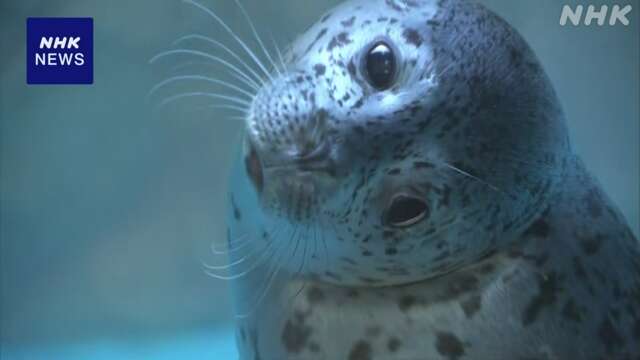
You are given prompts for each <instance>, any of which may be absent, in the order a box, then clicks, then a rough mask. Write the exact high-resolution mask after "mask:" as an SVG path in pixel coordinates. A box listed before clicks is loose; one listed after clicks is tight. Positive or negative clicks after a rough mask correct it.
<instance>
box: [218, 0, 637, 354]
mask: <svg viewBox="0 0 640 360" xmlns="http://www.w3.org/2000/svg"><path fill="white" fill-rule="evenodd" d="M379 39H386V40H387V41H388V42H389V43H391V44H392V45H393V46H394V47H395V51H396V52H397V53H398V54H399V62H400V71H399V74H398V77H397V80H396V82H395V85H394V86H393V87H392V88H391V89H388V90H385V91H376V90H374V89H373V88H371V86H369V85H368V84H367V82H366V80H365V78H364V74H363V72H362V69H361V68H362V66H361V63H362V53H363V51H365V50H366V49H367V46H368V45H369V44H371V43H372V42H374V41H376V40H379ZM286 64H287V68H286V72H285V73H284V74H275V73H274V75H276V76H275V78H274V80H273V81H271V82H270V83H269V84H267V85H265V86H264V87H263V89H261V91H260V92H259V93H258V94H257V95H256V97H255V99H254V101H253V105H252V108H251V111H250V115H249V117H248V119H247V128H248V140H247V141H248V142H251V143H252V144H253V146H254V147H255V148H257V149H258V152H259V153H260V157H261V161H263V162H264V163H279V162H282V161H286V160H287V159H290V158H295V157H297V156H303V155H305V154H309V153H313V152H314V151H316V150H318V149H320V150H321V151H322V152H323V156H324V157H325V158H326V161H327V166H328V168H330V169H331V172H330V174H328V175H322V176H320V175H318V176H317V177H312V176H311V175H305V174H302V175H300V176H283V175H282V173H279V172H280V171H283V170H282V169H278V168H275V169H272V170H267V169H266V168H265V173H264V184H263V189H262V190H261V191H254V190H252V188H253V186H252V184H251V183H250V181H249V180H248V176H247V173H246V172H245V171H244V169H239V170H238V171H237V174H236V178H235V179H234V182H233V184H234V188H233V194H232V211H231V213H232V216H231V229H230V238H237V237H240V236H241V235H243V234H250V235H251V236H253V238H252V239H250V241H251V242H252V243H250V244H251V245H253V246H251V247H250V248H251V250H249V251H241V252H239V253H235V254H234V256H233V257H232V259H231V260H232V261H239V260H242V259H243V258H244V259H245V260H246V258H247V257H249V258H251V259H253V262H251V261H248V262H251V263H255V264H256V266H253V267H252V269H251V270H252V271H249V272H247V274H245V275H243V276H242V277H240V278H239V279H237V281H235V282H234V284H233V287H234V293H235V295H236V309H237V312H238V314H243V315H244V316H243V317H242V319H241V320H239V321H238V344H239V349H240V354H241V358H242V359H247V360H248V359H252V360H254V359H262V360H283V359H300V360H307V359H308V360H316V359H331V360H332V359H349V360H374V359H385V360H395V359H398V360H399V359H402V360H421V359H424V360H431V359H449V360H451V359H522V360H524V359H541V360H542V359H549V360H551V359H632V360H638V359H640V250H639V245H638V241H637V240H636V238H635V237H634V235H633V234H632V233H631V231H630V230H629V228H628V226H627V224H626V222H625V220H624V218H623V217H622V216H621V215H620V213H619V212H618V211H617V210H616V209H615V207H614V206H613V205H612V204H611V202H610V200H608V199H607V197H606V195H605V194H603V193H602V191H601V190H600V187H599V185H598V184H597V182H596V181H595V180H594V179H592V178H591V177H590V176H589V175H588V172H587V171H586V170H585V168H584V166H583V165H582V163H581V161H580V160H579V159H577V158H576V157H575V156H574V155H573V153H572V151H571V147H570V143H569V140H568V136H567V130H566V126H565V123H564V117H563V114H562V110H561V108H560V105H559V104H558V100H557V99H556V95H555V93H554V91H553V88H552V87H551V85H550V82H549V80H548V79H547V77H546V75H545V73H544V70H543V69H542V67H541V66H540V65H539V63H538V61H537V59H536V57H535V55H534V54H533V53H532V51H531V50H530V49H529V47H528V46H527V44H526V43H525V41H524V40H523V39H522V38H521V37H520V36H519V35H518V34H517V33H516V32H515V30H513V29H512V28H511V27H510V26H509V25H508V24H506V23H505V22H504V21H503V20H501V19H500V18H498V17H497V16H496V15H494V14H492V13H491V12H489V11H488V10H486V9H485V8H484V7H482V6H480V5H478V4H476V3H473V2H469V1H463V0H440V1H435V0H368V1H365V0H354V1H349V2H346V3H345V4H343V5H341V6H339V7H338V8H336V9H334V10H332V11H330V12H329V13H328V14H327V15H325V16H324V17H322V19H321V20H320V21H319V22H318V23H317V24H316V25H314V26H313V27H311V28H310V29H309V30H308V31H307V32H306V33H305V34H304V35H302V36H301V37H300V38H299V39H298V40H297V41H296V42H295V43H294V44H293V45H292V47H291V49H290V51H289V52H288V53H287V55H286ZM454 169H457V170H454ZM313 176H316V175H313ZM398 192H404V193H409V194H412V195H414V196H419V197H421V198H424V199H427V200H428V204H429V216H428V217H427V218H426V219H425V220H423V221H422V222H420V223H419V224H416V225H415V226H413V227H410V228H402V229H401V228H393V227H389V226H386V225H385V224H384V223H382V222H381V218H382V216H383V212H384V209H385V205H386V204H388V202H389V201H390V198H391V196H393V195H394V194H395V193H398ZM231 246H233V243H232V245H231ZM303 249H304V252H303ZM257 260H260V261H257ZM274 269H278V270H279V271H274ZM242 270H243V269H240V270H237V271H238V272H241V271H242ZM244 270H246V268H245V269H244Z"/></svg>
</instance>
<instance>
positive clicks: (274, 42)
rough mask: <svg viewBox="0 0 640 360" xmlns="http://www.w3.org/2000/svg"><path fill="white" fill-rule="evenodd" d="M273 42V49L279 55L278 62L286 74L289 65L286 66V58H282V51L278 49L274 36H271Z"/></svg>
mask: <svg viewBox="0 0 640 360" xmlns="http://www.w3.org/2000/svg"><path fill="white" fill-rule="evenodd" d="M271 42H272V43H273V47H274V48H275V49H276V54H277V55H278V60H279V61H280V66H281V67H282V72H285V71H286V69H287V65H286V64H285V61H284V57H283V56H282V51H280V47H278V44H277V43H276V39H274V38H273V35H271Z"/></svg>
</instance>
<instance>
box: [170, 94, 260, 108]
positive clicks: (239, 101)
mask: <svg viewBox="0 0 640 360" xmlns="http://www.w3.org/2000/svg"><path fill="white" fill-rule="evenodd" d="M198 96H202V97H211V98H214V99H220V100H227V101H231V102H234V103H236V104H240V105H244V106H249V103H248V102H247V101H245V100H243V99H239V98H235V97H232V96H227V95H222V94H216V93H208V92H188V93H183V94H178V95H174V96H170V97H168V98H166V99H164V100H162V101H161V102H160V107H163V106H165V105H167V104H170V103H172V102H175V101H177V100H180V99H184V98H189V97H198Z"/></svg>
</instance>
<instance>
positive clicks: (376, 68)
mask: <svg viewBox="0 0 640 360" xmlns="http://www.w3.org/2000/svg"><path fill="white" fill-rule="evenodd" d="M364 68H365V70H366V74H367V79H368V80H369V83H371V86H373V87H374V88H376V89H378V90H386V89H388V88H390V87H391V85H392V84H393V81H394V80H395V77H396V56H395V54H394V53H393V49H392V48H391V46H389V45H388V44H387V43H385V42H383V41H380V42H377V43H375V44H374V45H373V46H372V47H371V48H370V49H369V52H368V53H367V54H366V56H365V59H364Z"/></svg>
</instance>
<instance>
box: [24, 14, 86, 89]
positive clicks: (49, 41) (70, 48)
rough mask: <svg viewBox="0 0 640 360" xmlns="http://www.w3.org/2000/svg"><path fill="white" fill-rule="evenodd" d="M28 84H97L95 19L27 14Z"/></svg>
mask: <svg viewBox="0 0 640 360" xmlns="http://www.w3.org/2000/svg"><path fill="white" fill-rule="evenodd" d="M27 84H93V19H92V18H27Z"/></svg>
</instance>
